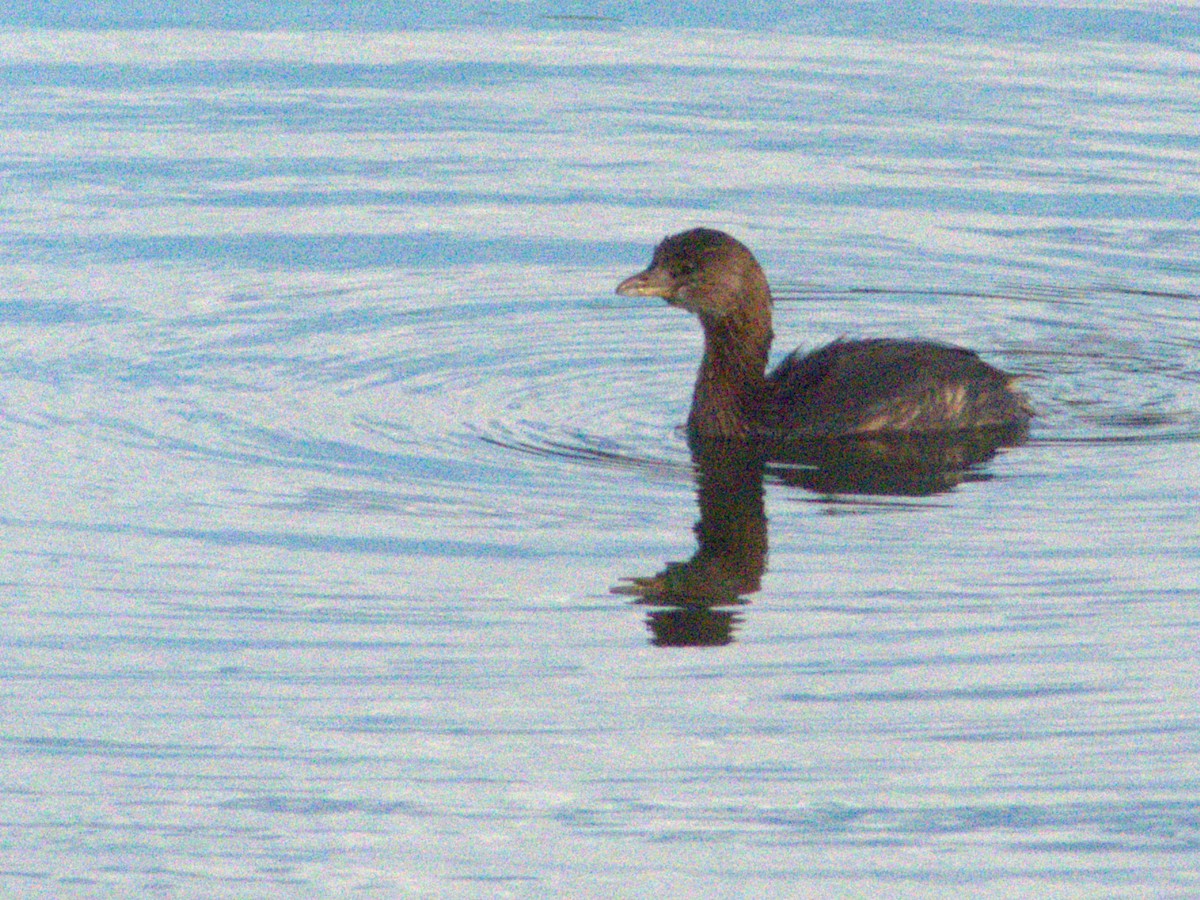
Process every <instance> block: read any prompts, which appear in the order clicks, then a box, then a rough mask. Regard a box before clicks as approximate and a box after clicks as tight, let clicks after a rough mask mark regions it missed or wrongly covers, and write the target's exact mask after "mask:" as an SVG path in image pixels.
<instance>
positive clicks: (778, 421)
mask: <svg viewBox="0 0 1200 900" xmlns="http://www.w3.org/2000/svg"><path fill="white" fill-rule="evenodd" d="M1013 380H1014V379H1013V376H1011V375H1009V374H1007V373H1005V372H1002V371H1000V370H999V369H996V368H993V367H992V366H989V365H988V364H987V363H985V362H984V361H983V360H981V359H980V358H979V357H978V356H977V355H976V354H975V353H973V352H972V351H970V350H964V349H962V348H960V347H952V346H949V345H945V344H937V343H933V342H930V341H906V340H893V339H888V338H877V339H871V340H858V341H842V340H839V341H835V342H834V343H832V344H829V345H828V346H826V347H823V348H821V349H820V350H816V351H814V352H813V353H810V354H807V355H802V354H800V353H799V352H798V351H797V352H794V353H792V354H791V355H790V356H788V357H787V358H786V359H784V360H783V362H781V363H780V364H779V366H778V367H777V368H776V369H775V371H774V372H772V373H771V375H770V376H769V377H768V389H769V396H768V398H767V404H766V406H767V409H766V411H765V412H766V416H765V417H764V418H765V420H766V421H765V423H764V424H766V426H767V428H768V430H770V431H772V432H775V433H781V432H782V433H786V434H794V435H797V436H827V435H836V434H856V433H872V432H899V431H905V432H938V431H954V430H960V429H966V428H1006V427H1012V426H1014V425H1024V424H1025V423H1026V422H1028V420H1029V418H1030V417H1031V416H1032V415H1033V411H1032V410H1031V409H1030V407H1029V404H1028V402H1027V401H1026V400H1025V398H1024V396H1022V395H1021V394H1020V393H1019V392H1017V391H1015V390H1014V389H1013V387H1012V383H1013Z"/></svg>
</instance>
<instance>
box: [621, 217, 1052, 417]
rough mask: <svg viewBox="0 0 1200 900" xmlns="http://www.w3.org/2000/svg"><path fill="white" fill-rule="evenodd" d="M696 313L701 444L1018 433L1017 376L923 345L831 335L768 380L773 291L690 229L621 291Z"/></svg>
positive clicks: (724, 242)
mask: <svg viewBox="0 0 1200 900" xmlns="http://www.w3.org/2000/svg"><path fill="white" fill-rule="evenodd" d="M617 293H618V294H622V295H624V296H652V297H662V298H664V299H665V300H666V301H667V302H668V303H670V304H671V305H672V306H678V307H681V308H683V309H686V310H688V311H689V312H692V313H695V314H696V316H698V317H699V319H700V324H701V326H702V327H703V329H704V358H703V360H702V361H701V363H700V371H699V373H698V374H697V376H696V389H695V393H694V395H693V398H692V410H691V413H690V414H689V416H688V428H689V430H690V431H691V432H692V433H693V434H696V435H700V436H704V437H728V438H751V437H759V436H761V437H770V438H776V439H777V438H789V437H797V438H806V437H830V436H838V435H850V434H879V433H906V434H907V433H914V434H915V433H921V434H928V433H936V432H947V431H959V430H963V429H980V428H1012V427H1019V426H1024V425H1025V424H1026V423H1027V422H1028V421H1029V419H1030V417H1031V416H1032V415H1033V410H1032V408H1031V407H1030V406H1029V403H1028V401H1027V400H1026V399H1025V397H1024V396H1023V395H1022V394H1021V393H1019V392H1018V391H1016V390H1014V389H1013V381H1014V376H1012V375H1009V374H1007V373H1005V372H1002V371H1000V370H999V369H996V368H993V367H992V366H989V365H988V364H987V363H985V362H983V360H981V359H980V358H979V357H978V356H976V355H975V353H973V352H972V351H970V350H964V349H962V348H960V347H952V346H948V345H945V344H937V343H933V342H930V341H912V340H893V339H889V338H872V339H868V340H857V341H844V340H838V341H835V342H834V343H832V344H829V345H828V346H826V347H823V348H821V349H820V350H817V351H815V352H813V353H810V354H808V355H802V354H800V353H799V352H798V351H797V352H794V353H792V354H791V355H790V356H788V357H787V358H786V359H784V360H783V362H781V363H780V364H779V366H777V367H776V369H775V370H774V371H773V372H771V373H770V374H769V375H768V374H767V373H766V367H767V354H768V352H769V350H770V347H771V337H772V335H771V290H770V287H769V286H768V285H767V279H766V276H765V275H764V274H763V271H762V268H761V267H760V266H759V264H758V262H757V260H755V258H754V255H753V254H752V253H751V252H750V251H749V250H748V249H747V248H746V247H745V246H744V245H742V244H741V243H739V242H738V241H736V240H734V239H733V238H731V237H730V236H729V235H727V234H725V233H723V232H720V231H714V230H712V229H709V228H696V229H693V230H691V231H685V232H682V233H681V234H676V235H672V236H670V237H668V238H666V239H665V240H664V241H663V242H662V243H661V244H659V245H658V247H657V248H656V249H655V251H654V259H653V261H652V262H651V264H650V267H649V268H648V269H646V270H645V271H644V272H639V273H638V274H637V275H633V276H631V277H629V278H626V279H625V280H624V281H622V282H621V283H620V284H619V285H618V286H617Z"/></svg>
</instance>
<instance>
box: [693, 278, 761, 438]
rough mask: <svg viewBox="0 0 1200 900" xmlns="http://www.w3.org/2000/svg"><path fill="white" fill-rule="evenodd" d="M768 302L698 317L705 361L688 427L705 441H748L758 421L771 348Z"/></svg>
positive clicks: (694, 396)
mask: <svg viewBox="0 0 1200 900" xmlns="http://www.w3.org/2000/svg"><path fill="white" fill-rule="evenodd" d="M769 303H770V301H769V300H768V301H766V302H764V303H763V304H761V305H756V306H754V307H751V308H748V309H746V310H741V311H739V312H738V313H736V314H733V315H729V316H723V317H721V318H719V319H712V318H707V317H702V318H701V324H702V325H703V326H704V359H703V360H702V361H701V363H700V372H699V374H698V375H697V376H696V391H695V394H694V395H693V396H692V411H691V413H690V414H689V416H688V428H689V429H690V430H691V431H692V432H694V433H696V434H700V435H704V436H709V437H726V438H748V437H750V436H751V434H752V432H753V429H754V425H755V423H756V422H759V421H761V420H762V417H763V413H764V409H763V407H764V404H765V402H766V397H767V381H766V368H767V354H768V352H769V351H770V349H771V311H770V306H769Z"/></svg>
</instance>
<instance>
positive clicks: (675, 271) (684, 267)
mask: <svg viewBox="0 0 1200 900" xmlns="http://www.w3.org/2000/svg"><path fill="white" fill-rule="evenodd" d="M695 271H696V263H694V262H693V261H692V260H690V259H681V260H678V261H677V262H676V263H675V264H674V265H673V266H671V274H672V275H674V276H675V277H676V278H688V277H690V276H691V275H693V274H694V273H695Z"/></svg>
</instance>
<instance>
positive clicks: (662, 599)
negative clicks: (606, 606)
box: [613, 426, 1026, 647]
mask: <svg viewBox="0 0 1200 900" xmlns="http://www.w3.org/2000/svg"><path fill="white" fill-rule="evenodd" d="M1025 437H1026V429H1025V428H1024V427H1023V426H1021V427H1013V428H1006V429H989V430H980V431H970V432H957V433H953V434H937V435H872V436H866V437H842V438H830V439H825V440H820V441H804V442H794V441H793V442H786V443H779V444H774V445H761V444H755V445H751V444H749V443H747V442H744V441H730V440H719V439H700V438H693V440H692V441H691V450H692V462H693V465H694V466H695V471H696V496H697V500H698V501H699V505H700V520H699V521H698V522H697V523H696V525H695V528H694V530H695V532H696V539H697V543H698V545H699V547H698V549H697V551H696V554H695V555H694V556H693V557H692V558H691V559H689V560H687V561H686V562H672V563H667V566H666V568H664V569H663V570H662V571H661V572H659V573H657V574H656V575H650V576H645V577H634V578H627V579H625V580H624V581H625V583H623V584H621V585H618V586H617V587H615V588H613V592H614V593H618V594H626V595H630V596H633V597H636V598H637V599H636V600H635V601H634V602H635V603H638V604H641V605H645V606H653V607H657V609H655V610H653V611H651V612H650V613H649V614H648V615H647V618H646V623H647V625H648V627H649V629H650V632H651V634H652V635H653V637H652V643H653V644H654V645H655V646H659V647H695V646H719V645H722V644H728V643H730V642H731V641H732V640H733V634H734V630H735V628H736V626H737V624H738V621H739V620H740V614H739V613H737V612H734V611H731V610H729V609H726V608H725V607H730V606H739V605H743V604H745V603H747V602H748V601H747V600H746V597H747V596H748V595H750V594H753V593H755V592H756V591H758V589H759V587H760V585H761V582H762V575H763V572H764V571H765V570H766V565H767V517H766V513H765V511H764V507H763V479H764V476H765V475H766V474H769V475H770V476H771V478H772V480H773V481H778V482H781V483H783V484H787V485H792V486H795V487H801V488H804V489H806V490H809V491H813V492H815V493H818V494H822V495H826V496H829V497H831V498H833V497H836V496H838V495H853V496H867V495H875V496H894V497H925V496H929V495H932V494H938V493H942V492H944V491H949V490H951V489H952V488H954V487H955V486H956V485H958V484H961V483H963V482H966V481H982V480H986V479H988V478H990V477H991V476H990V475H988V474H987V473H986V472H983V471H981V470H980V469H979V466H980V465H981V464H982V463H985V462H987V461H988V460H990V459H991V458H992V457H993V456H995V455H996V451H997V450H998V449H1000V448H1001V447H1008V446H1014V445H1016V444H1019V443H1021V442H1022V441H1023V440H1024V439H1025Z"/></svg>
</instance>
